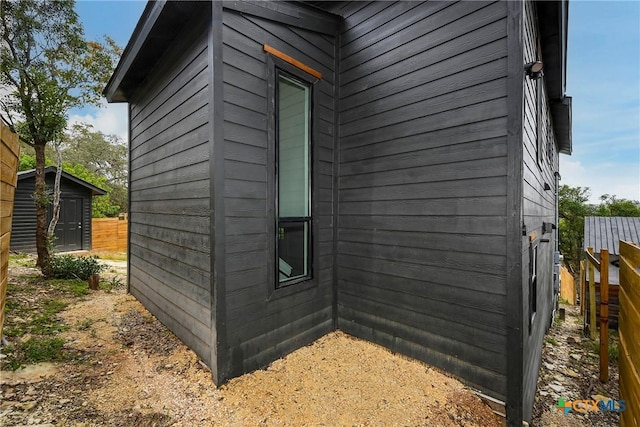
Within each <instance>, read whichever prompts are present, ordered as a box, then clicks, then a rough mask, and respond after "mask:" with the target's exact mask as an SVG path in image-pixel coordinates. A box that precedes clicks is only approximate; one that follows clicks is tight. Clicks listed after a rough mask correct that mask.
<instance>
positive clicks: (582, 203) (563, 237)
mask: <svg viewBox="0 0 640 427" xmlns="http://www.w3.org/2000/svg"><path fill="white" fill-rule="evenodd" d="M589 196H590V191H589V188H586V187H569V186H568V185H563V186H561V187H560V192H559V199H560V201H559V205H558V216H559V219H560V224H559V230H560V252H561V253H562V254H563V255H564V258H565V262H566V263H567V265H568V266H569V267H570V268H571V269H573V271H574V272H575V271H579V268H580V260H581V259H582V258H583V257H582V244H583V241H584V217H585V216H589V215H593V214H594V209H593V207H592V206H591V205H588V204H587V201H588V200H589Z"/></svg>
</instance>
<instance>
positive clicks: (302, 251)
mask: <svg viewBox="0 0 640 427" xmlns="http://www.w3.org/2000/svg"><path fill="white" fill-rule="evenodd" d="M278 255H279V259H278V264H279V266H278V268H279V273H278V277H279V278H280V279H279V280H280V282H284V281H287V280H291V279H295V278H298V277H304V276H307V275H308V274H309V263H308V260H309V222H308V221H302V222H281V223H280V224H278Z"/></svg>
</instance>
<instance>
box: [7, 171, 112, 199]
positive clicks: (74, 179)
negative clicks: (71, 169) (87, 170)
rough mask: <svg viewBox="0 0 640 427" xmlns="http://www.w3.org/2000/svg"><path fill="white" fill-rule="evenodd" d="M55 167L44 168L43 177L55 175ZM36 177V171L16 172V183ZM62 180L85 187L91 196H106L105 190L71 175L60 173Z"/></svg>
mask: <svg viewBox="0 0 640 427" xmlns="http://www.w3.org/2000/svg"><path fill="white" fill-rule="evenodd" d="M56 169H57V168H56V167H55V166H47V167H46V168H44V173H45V176H46V175H47V174H52V173H53V174H54V173H56ZM35 175H36V170H35V169H29V170H26V171H22V172H18V181H21V180H23V179H27V178H31V177H33V176H35ZM61 176H62V178H65V179H68V180H69V181H72V182H75V183H76V184H79V185H82V186H83V187H86V188H87V189H89V190H91V195H93V196H103V195H105V194H107V192H106V191H105V190H103V189H102V188H100V187H96V186H95V185H93V184H89V183H88V182H87V181H85V180H84V179H80V178H78V177H77V176H74V175H71V174H70V173H68V172H65V171H62V175H61Z"/></svg>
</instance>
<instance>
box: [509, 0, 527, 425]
mask: <svg viewBox="0 0 640 427" xmlns="http://www.w3.org/2000/svg"><path fill="white" fill-rule="evenodd" d="M506 7H507V51H508V60H507V111H508V112H509V113H508V116H507V180H508V184H509V185H507V211H506V215H507V243H506V245H507V247H506V249H507V250H506V253H507V282H506V285H507V289H506V291H507V295H506V296H507V313H506V320H507V348H506V354H507V401H506V415H507V426H509V427H516V426H518V427H520V426H522V421H523V417H524V407H523V403H524V402H523V390H524V385H523V380H524V378H523V377H524V362H523V346H524V344H523V333H524V332H523V330H524V323H525V319H524V318H525V313H526V312H525V311H524V310H525V307H524V305H523V304H524V295H523V294H524V290H523V286H524V284H523V279H522V219H523V218H522V191H523V190H522V185H523V184H522V182H523V176H522V174H523V171H522V161H523V113H524V72H523V68H522V65H523V61H524V46H523V26H524V24H523V19H524V3H523V2H521V1H520V2H515V1H513V2H507V3H506ZM527 320H528V319H527Z"/></svg>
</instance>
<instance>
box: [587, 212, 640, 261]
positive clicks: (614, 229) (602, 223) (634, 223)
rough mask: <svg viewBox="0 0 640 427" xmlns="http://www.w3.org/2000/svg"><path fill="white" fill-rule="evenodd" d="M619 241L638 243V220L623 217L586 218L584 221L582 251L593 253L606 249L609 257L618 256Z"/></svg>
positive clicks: (639, 225)
mask: <svg viewBox="0 0 640 427" xmlns="http://www.w3.org/2000/svg"><path fill="white" fill-rule="evenodd" d="M620 240H625V241H627V242H635V243H639V242H640V218H632V217H624V216H611V217H603V216H588V217H585V219H584V249H587V248H588V247H592V248H593V250H594V251H595V252H599V251H600V250H601V249H608V250H609V254H611V255H620Z"/></svg>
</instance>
